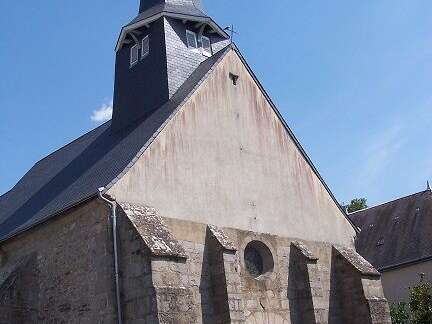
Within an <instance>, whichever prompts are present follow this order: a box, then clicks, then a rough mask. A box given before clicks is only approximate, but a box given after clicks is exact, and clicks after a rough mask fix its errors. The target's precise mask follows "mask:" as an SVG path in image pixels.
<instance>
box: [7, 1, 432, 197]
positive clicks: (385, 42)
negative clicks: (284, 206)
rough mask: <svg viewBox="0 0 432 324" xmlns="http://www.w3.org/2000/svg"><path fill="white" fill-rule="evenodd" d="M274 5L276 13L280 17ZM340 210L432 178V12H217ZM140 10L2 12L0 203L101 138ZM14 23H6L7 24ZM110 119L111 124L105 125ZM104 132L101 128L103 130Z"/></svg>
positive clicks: (429, 4)
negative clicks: (43, 165)
mask: <svg viewBox="0 0 432 324" xmlns="http://www.w3.org/2000/svg"><path fill="white" fill-rule="evenodd" d="M270 4H271V5H270ZM205 6H206V9H207V12H208V13H209V14H211V15H212V16H213V17H214V18H215V19H216V21H217V22H218V23H219V24H220V25H221V26H226V25H229V24H231V23H234V24H235V26H236V29H237V30H238V31H239V35H238V36H236V43H237V44H238V46H239V47H240V49H241V50H242V52H243V54H244V56H245V57H246V58H247V60H248V62H249V63H250V65H251V66H252V68H253V69H254V71H255V72H256V74H257V76H258V77H259V78H260V80H261V81H262V83H263V84H264V86H265V88H266V89H267V91H268V92H269V93H270V94H271V96H272V98H273V99H274V101H275V103H276V104H277V106H278V108H279V110H280V111H281V112H282V114H283V116H284V117H285V119H286V120H287V122H288V124H289V125H290V126H291V128H292V129H293V130H294V132H295V134H296V136H297V137H298V138H299V140H300V142H301V143H302V145H303V146H304V148H305V149H306V151H307V152H308V154H309V155H310V156H311V158H312V160H313V161H314V163H315V165H316V166H317V168H318V169H319V171H320V172H321V174H322V176H323V177H324V179H325V180H326V182H327V183H328V185H329V186H330V188H331V189H332V191H333V192H334V194H335V195H336V197H337V198H338V200H339V201H341V202H343V201H348V200H350V199H351V198H352V197H357V196H364V197H366V198H368V200H369V203H370V204H376V203H379V202H382V201H387V200H391V199H393V198H396V197H399V196H402V195H406V194H410V193H413V192H417V191H420V190H423V189H425V188H426V180H427V179H432V145H431V143H430V138H431V136H430V130H431V129H432V1H430V0H409V1H408V0H405V1H402V0H374V1H372V0H368V1H358V0H356V1H353V0H343V1H342V0H339V1H336V0H334V1H324V0H318V1H311V0H309V1H294V0H273V1H256V0H255V1H250V0H235V1H234V0H207V1H206V3H205ZM137 7H138V0H122V1H114V0H92V1H88V0H75V1H58V0H45V1H11V0H5V1H1V2H0V12H2V13H3V19H2V20H0V30H1V33H0V71H1V78H0V113H1V115H0V152H1V159H0V194H1V193H4V192H6V191H7V190H9V189H10V188H11V187H12V186H13V185H14V184H15V183H16V182H17V181H18V180H19V178H20V177H21V176H22V175H23V174H24V173H25V172H26V171H27V170H28V169H29V168H30V167H31V166H32V165H33V164H34V163H35V162H37V161H38V160H39V159H40V158H42V157H44V156H45V155H46V154H49V153H50V152H51V151H53V150H55V149H57V148H59V147H61V146H63V145H64V144H66V143H67V142H69V141H71V140H73V139H74V138H76V137H78V136H80V135H81V134H82V133H84V132H86V131H88V130H90V129H92V128H94V127H95V126H97V125H98V122H97V121H94V120H92V118H91V117H92V114H93V117H96V119H98V118H97V117H98V116H95V115H94V111H96V110H100V108H107V107H109V105H110V102H111V100H112V92H113V74H114V44H115V41H116V39H117V36H118V33H119V31H120V27H121V26H122V25H123V24H125V23H126V22H127V21H128V20H130V19H131V18H132V17H134V16H135V15H136V13H137ZM4 13H7V14H6V15H5V14H4ZM99 117H101V116H99ZM93 119H95V118H93Z"/></svg>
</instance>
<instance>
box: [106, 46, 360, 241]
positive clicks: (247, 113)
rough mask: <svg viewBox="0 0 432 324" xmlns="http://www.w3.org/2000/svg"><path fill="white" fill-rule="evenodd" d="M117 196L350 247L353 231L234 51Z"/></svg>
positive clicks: (172, 214) (167, 212) (173, 213)
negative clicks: (231, 75)
mask: <svg viewBox="0 0 432 324" xmlns="http://www.w3.org/2000/svg"><path fill="white" fill-rule="evenodd" d="M229 73H234V74H237V75H239V76H240V78H239V80H238V84H237V86H234V85H233V82H232V81H231V80H230V78H229ZM323 145H329V144H328V143H327V142H325V139H323ZM335 158H336V157H335ZM110 194H112V195H113V196H115V197H116V198H117V199H119V200H120V201H128V202H131V203H142V204H148V205H151V206H153V207H155V208H156V209H157V211H158V212H159V214H160V215H161V216H164V217H169V218H178V219H184V220H190V221H196V222H201V223H210V224H215V225H218V226H230V227H234V228H239V229H244V230H251V231H256V232H264V233H272V234H277V235H281V236H285V237H292V238H301V239H305V240H312V241H323V242H331V243H339V244H343V245H349V246H353V236H354V230H353V229H352V227H351V225H350V224H349V223H348V221H347V220H346V219H345V217H344V216H343V214H342V212H341V211H340V210H339V209H338V207H337V206H336V204H335V202H334V201H333V200H332V199H331V197H330V195H329V194H328V192H327V191H326V189H325V188H324V186H323V185H322V183H321V182H320V180H319V179H318V177H317V176H316V175H315V173H314V172H313V171H312V169H311V168H310V167H309V165H308V164H307V162H306V161H305V159H304V158H303V156H302V155H301V154H300V152H299V151H298V149H297V147H296V146H295V144H294V143H293V141H292V139H291V138H290V137H289V135H288V133H287V132H286V130H285V128H284V126H283V125H282V123H281V122H280V121H279V119H278V117H277V116H276V114H275V113H274V111H273V110H272V109H271V107H270V105H269V103H268V102H267V100H266V98H265V97H264V95H263V94H262V93H261V91H260V89H259V88H258V87H257V85H256V83H255V81H254V80H253V79H252V77H251V76H250V75H249V73H248V71H247V70H246V68H245V66H244V65H243V63H242V62H241V60H240V59H239V57H238V56H237V54H236V53H235V51H231V52H230V53H228V54H227V55H226V56H225V57H224V59H223V60H222V62H220V63H219V65H218V66H217V67H216V68H215V70H214V71H213V72H212V73H211V74H210V76H209V77H208V78H207V79H206V80H205V81H204V82H203V84H202V85H201V86H200V88H199V89H198V90H197V91H196V92H195V93H194V94H193V95H192V97H191V98H190V99H189V100H188V102H187V103H186V104H185V105H184V107H183V108H182V109H181V110H180V111H179V112H178V113H177V114H176V115H175V117H174V118H173V119H172V120H171V121H170V122H169V124H168V125H167V127H165V129H164V130H163V131H162V132H161V133H160V134H159V136H158V137H157V138H156V140H155V141H154V142H153V143H152V144H151V146H150V147H149V148H148V149H147V150H146V151H145V153H144V154H143V155H142V156H141V158H140V159H139V160H138V161H137V163H136V164H135V165H134V166H133V167H132V168H131V169H130V170H129V172H128V173H127V174H126V175H125V176H124V177H123V178H122V179H120V180H119V181H118V182H117V184H116V185H115V186H114V187H113V188H111V190H110Z"/></svg>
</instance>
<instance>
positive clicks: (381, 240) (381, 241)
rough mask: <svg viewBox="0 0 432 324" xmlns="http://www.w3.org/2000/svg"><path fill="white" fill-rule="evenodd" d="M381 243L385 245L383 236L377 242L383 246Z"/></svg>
mask: <svg viewBox="0 0 432 324" xmlns="http://www.w3.org/2000/svg"><path fill="white" fill-rule="evenodd" d="M381 245H384V238H383V237H382V238H380V239H379V240H378V242H377V246H381Z"/></svg>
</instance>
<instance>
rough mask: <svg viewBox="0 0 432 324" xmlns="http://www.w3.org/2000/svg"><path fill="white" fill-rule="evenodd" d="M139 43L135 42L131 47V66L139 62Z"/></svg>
mask: <svg viewBox="0 0 432 324" xmlns="http://www.w3.org/2000/svg"><path fill="white" fill-rule="evenodd" d="M138 49H139V46H138V44H135V45H134V46H132V47H131V49H130V66H132V65H135V64H136V63H137V62H138Z"/></svg>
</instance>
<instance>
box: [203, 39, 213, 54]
mask: <svg viewBox="0 0 432 324" xmlns="http://www.w3.org/2000/svg"><path fill="white" fill-rule="evenodd" d="M201 44H202V53H203V55H205V56H212V48H211V42H210V38H208V37H205V36H201Z"/></svg>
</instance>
